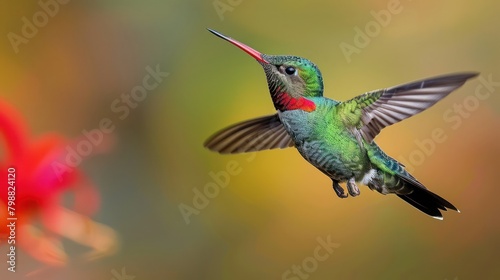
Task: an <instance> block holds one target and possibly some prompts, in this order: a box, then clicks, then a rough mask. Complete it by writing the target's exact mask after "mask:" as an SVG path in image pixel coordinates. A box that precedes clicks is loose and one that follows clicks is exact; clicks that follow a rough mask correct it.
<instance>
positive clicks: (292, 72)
mask: <svg viewBox="0 0 500 280" xmlns="http://www.w3.org/2000/svg"><path fill="white" fill-rule="evenodd" d="M285 73H287V74H288V75H295V74H296V73H297V69H295V68H294V67H292V66H288V67H287V68H286V69H285Z"/></svg>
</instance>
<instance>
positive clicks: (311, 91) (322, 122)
mask: <svg viewBox="0 0 500 280" xmlns="http://www.w3.org/2000/svg"><path fill="white" fill-rule="evenodd" d="M210 31H211V32H212V33H214V34H215V35H217V36H219V37H221V38H223V39H225V40H227V41H229V42H231V43H232V44H234V45H236V46H237V47H239V48H241V49H242V50H244V51H245V52H247V53H248V54H250V55H251V56H252V57H254V58H255V59H256V60H257V61H258V62H259V63H260V64H261V65H262V67H263V68H264V71H265V73H266V78H267V82H268V86H269V92H270V94H271V98H272V100H273V103H274V106H275V108H276V110H277V114H275V115H271V116H267V117H261V118H258V119H253V120H249V121H245V122H242V123H239V124H235V125H232V126H230V127H228V128H226V129H223V130H222V131H220V132H218V133H216V134H214V135H213V136H212V137H211V138H209V139H208V140H207V141H206V143H205V146H206V147H207V148H209V149H211V150H214V151H217V152H220V153H241V152H250V151H260V150H266V149H275V148H286V147H291V146H295V147H296V148H297V150H298V151H299V153H300V154H301V155H302V156H303V157H304V158H305V159H306V160H307V161H308V162H310V163H311V164H312V165H314V166H315V167H316V168H318V169H319V170H320V171H321V172H323V173H324V174H326V175H327V176H328V177H330V178H331V179H332V182H333V188H334V190H335V192H336V194H337V195H338V196H339V197H347V195H346V194H345V193H344V189H343V188H342V187H341V186H340V184H339V183H341V182H346V186H347V189H348V192H349V194H350V195H351V196H357V195H359V193H360V191H359V188H358V186H357V184H356V183H357V182H361V183H363V184H365V185H367V186H368V187H369V188H370V189H372V190H376V191H378V192H380V193H382V194H391V193H393V194H396V195H398V196H399V197H401V198H402V199H403V200H405V201H406V202H408V203H410V204H411V205H413V206H414V207H416V208H418V209H419V210H421V211H423V212H424V213H426V214H428V215H430V216H433V217H435V218H438V219H441V218H442V216H441V212H440V210H446V209H453V210H457V209H456V208H455V207H454V206H453V205H452V204H451V203H449V202H448V201H446V200H445V199H443V198H441V197H440V196H438V195H436V194H434V193H432V192H431V191H429V190H427V189H426V188H425V187H424V186H423V185H422V184H421V183H420V182H418V181H417V180H416V179H415V178H414V177H413V176H411V175H410V174H409V173H408V172H407V171H406V170H405V169H404V166H403V165H401V164H400V163H399V162H397V161H396V160H395V159H393V158H391V157H389V156H388V155H386V154H385V153H384V152H383V151H382V150H381V149H380V148H379V147H378V146H377V144H376V143H375V142H374V141H373V139H374V138H375V137H376V136H377V134H378V133H379V132H380V131H381V130H382V129H383V128H384V127H386V126H389V125H392V124H394V123H397V122H399V121H401V120H404V119H406V118H408V117H411V116H413V115H415V114H417V113H419V112H421V111H423V110H425V109H427V108H429V107H430V106H432V105H433V104H435V103H436V102H437V101H439V100H440V99H442V98H443V97H445V96H446V95H448V94H449V93H450V92H452V91H453V90H455V89H457V88H458V87H460V86H462V85H463V84H464V83H465V82H466V81H467V80H468V79H470V78H472V77H475V76H476V75H477V73H460V74H451V75H446V76H441V77H435V78H430V79H425V80H421V81H416V82H412V83H408V84H404V85H400V86H395V87H391V88H387V89H381V90H376V91H372V92H368V93H365V94H362V95H360V96H357V97H355V98H353V99H351V100H348V101H345V102H338V101H335V100H332V99H328V98H325V97H323V79H322V76H321V72H320V71H319V69H318V68H317V67H316V65H315V64H313V63H312V62H310V61H309V60H307V59H305V58H301V57H296V56H272V55H265V54H261V53H259V52H257V51H255V50H254V49H252V48H250V47H248V46H246V45H244V44H242V43H240V42H238V41H236V40H234V39H231V38H229V37H226V36H224V35H222V34H220V33H217V32H215V31H213V30H210Z"/></svg>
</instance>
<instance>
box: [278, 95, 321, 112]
mask: <svg viewBox="0 0 500 280" xmlns="http://www.w3.org/2000/svg"><path fill="white" fill-rule="evenodd" d="M275 102H276V104H277V105H279V107H281V108H283V109H285V110H297V109H299V110H303V111H306V112H312V111H314V110H316V104H314V102H312V101H311V100H309V99H307V98H305V97H302V96H301V97H298V98H294V97H292V96H290V94H288V93H287V92H281V93H279V94H278V95H277V96H276V100H275Z"/></svg>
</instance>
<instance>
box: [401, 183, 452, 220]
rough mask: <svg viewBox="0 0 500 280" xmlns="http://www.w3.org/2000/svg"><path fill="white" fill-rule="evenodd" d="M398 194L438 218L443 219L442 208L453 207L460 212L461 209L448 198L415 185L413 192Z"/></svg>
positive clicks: (444, 209)
mask: <svg viewBox="0 0 500 280" xmlns="http://www.w3.org/2000/svg"><path fill="white" fill-rule="evenodd" d="M398 196H399V197H400V198H401V199H403V200H404V201H406V202H408V203H409V204H411V205H412V206H413V207H415V208H417V209H418V210H420V211H422V212H424V213H425V214H427V215H429V216H431V217H433V218H436V219H438V220H442V219H443V215H441V211H440V210H443V211H446V210H447V209H451V210H455V211H457V212H459V213H460V211H459V210H458V209H457V208H456V207H455V206H454V205H453V204H451V203H450V202H449V201H447V200H446V199H444V198H442V197H440V196H439V195H437V194H435V193H433V192H431V191H429V190H427V189H423V188H421V187H418V186H416V187H413V191H412V192H411V193H409V194H398Z"/></svg>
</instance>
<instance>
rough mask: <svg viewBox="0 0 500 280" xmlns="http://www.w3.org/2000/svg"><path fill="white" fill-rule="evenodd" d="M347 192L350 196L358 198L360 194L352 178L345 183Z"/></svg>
mask: <svg viewBox="0 0 500 280" xmlns="http://www.w3.org/2000/svg"><path fill="white" fill-rule="evenodd" d="M347 190H348V191H349V194H350V195H351V196H358V195H359V194H360V191H359V188H358V185H356V180H355V179H354V177H352V178H351V179H349V181H347Z"/></svg>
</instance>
